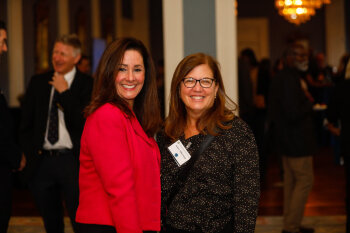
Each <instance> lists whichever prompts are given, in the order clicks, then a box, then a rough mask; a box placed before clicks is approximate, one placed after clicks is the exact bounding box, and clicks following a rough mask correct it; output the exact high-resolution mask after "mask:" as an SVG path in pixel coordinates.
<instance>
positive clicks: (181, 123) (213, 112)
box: [165, 53, 237, 140]
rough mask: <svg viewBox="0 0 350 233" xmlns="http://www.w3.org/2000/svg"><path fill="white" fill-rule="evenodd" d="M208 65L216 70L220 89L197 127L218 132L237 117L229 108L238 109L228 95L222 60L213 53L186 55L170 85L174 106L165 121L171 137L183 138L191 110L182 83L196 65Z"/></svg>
mask: <svg viewBox="0 0 350 233" xmlns="http://www.w3.org/2000/svg"><path fill="white" fill-rule="evenodd" d="M202 64H207V65H208V66H209V67H210V69H211V71H212V72H213V75H214V78H215V80H216V81H215V82H214V84H215V85H218V86H219V88H218V92H217V96H216V99H215V101H214V104H213V106H212V108H210V109H209V110H208V111H207V112H205V113H204V115H203V116H201V117H200V119H199V120H198V122H197V129H198V130H199V131H200V132H201V133H203V134H206V133H209V134H211V135H217V131H218V129H229V128H231V126H230V125H228V124H225V123H226V122H228V121H230V120H232V119H233V118H234V113H233V110H231V109H229V108H228V107H226V103H228V104H231V105H233V106H234V109H236V107H237V106H236V104H235V103H234V102H233V101H232V100H231V99H230V98H229V97H228V96H227V95H226V93H225V88H224V84H223V81H222V77H221V73H220V70H219V64H218V62H217V61H216V60H215V59H214V58H213V57H211V56H209V55H207V54H203V53H196V54H192V55H189V56H187V57H185V58H184V59H183V60H182V61H181V62H180V63H179V64H178V66H177V67H176V70H175V72H174V75H173V79H172V81H171V88H170V95H171V97H170V109H169V116H168V117H167V119H166V121H165V134H166V135H167V136H169V137H170V138H171V139H173V140H175V139H177V138H179V137H180V136H181V135H182V134H183V133H184V130H185V128H186V118H187V112H186V107H185V104H184V103H183V102H182V100H181V98H180V85H181V82H182V80H183V78H184V77H185V76H186V75H187V74H188V73H189V72H191V70H193V69H194V68H195V67H197V66H199V65H202Z"/></svg>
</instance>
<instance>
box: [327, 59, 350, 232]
mask: <svg viewBox="0 0 350 233" xmlns="http://www.w3.org/2000/svg"><path fill="white" fill-rule="evenodd" d="M327 119H328V121H329V124H328V125H327V126H328V129H329V130H330V131H331V133H333V134H334V135H336V136H340V152H341V156H342V157H343V158H344V167H345V181H346V183H345V184H346V186H345V194H346V196H345V207H346V233H350V62H348V64H347V66H346V71H345V77H344V80H342V81H340V82H339V83H338V84H337V85H336V87H335V90H334V92H333V96H332V98H331V101H330V103H329V105H328V110H327ZM339 123H340V126H341V127H340V128H339V127H336V126H337V125H339Z"/></svg>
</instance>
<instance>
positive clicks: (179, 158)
mask: <svg viewBox="0 0 350 233" xmlns="http://www.w3.org/2000/svg"><path fill="white" fill-rule="evenodd" d="M168 150H169V151H170V153H171V154H172V156H173V158H174V160H175V162H176V163H177V165H178V166H179V167H180V166H181V165H182V164H184V163H186V162H187V161H188V160H189V159H190V158H191V155H190V153H188V151H187V150H186V148H185V147H184V145H183V144H182V143H181V141H180V140H177V141H176V142H174V143H173V144H172V145H171V146H169V147H168Z"/></svg>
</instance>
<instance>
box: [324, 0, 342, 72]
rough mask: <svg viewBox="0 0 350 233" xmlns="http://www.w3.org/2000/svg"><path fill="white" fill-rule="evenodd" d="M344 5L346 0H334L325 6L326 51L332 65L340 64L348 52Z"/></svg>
mask: <svg viewBox="0 0 350 233" xmlns="http://www.w3.org/2000/svg"><path fill="white" fill-rule="evenodd" d="M344 7H345V5H344V0H334V1H332V3H331V4H329V5H326V6H325V8H326V9H325V25H326V52H327V57H328V64H329V65H331V66H338V64H339V60H340V58H341V56H343V55H344V54H345V52H346V46H345V16H344Z"/></svg>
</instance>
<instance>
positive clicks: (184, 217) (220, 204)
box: [157, 53, 260, 233]
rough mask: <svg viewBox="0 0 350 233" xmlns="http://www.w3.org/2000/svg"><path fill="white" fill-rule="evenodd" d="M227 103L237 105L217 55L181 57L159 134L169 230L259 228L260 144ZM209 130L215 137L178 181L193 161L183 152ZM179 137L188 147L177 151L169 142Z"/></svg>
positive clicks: (194, 146)
mask: <svg viewBox="0 0 350 233" xmlns="http://www.w3.org/2000/svg"><path fill="white" fill-rule="evenodd" d="M227 104H231V105H235V104H234V103H233V102H232V101H231V100H230V99H229V98H228V97H227V95H226V94H225V90H224V86H223V81H222V77H221V74H220V70H219V68H218V63H217V62H216V61H215V60H214V59H213V58H212V57H211V56H209V55H206V54H202V53H197V54H193V55H189V56H187V57H186V58H184V59H183V60H182V61H181V62H180V64H179V65H178V66H177V68H176V70H175V73H174V76H173V79H172V83H171V100H170V111H169V116H168V117H167V119H166V121H165V127H164V131H163V132H162V133H161V134H159V135H158V137H157V141H158V145H159V148H160V152H161V155H162V161H161V181H162V206H163V208H162V210H163V211H162V215H163V225H164V226H165V228H166V232H178V233H180V232H208V233H214V232H215V233H219V232H220V233H224V232H231V233H232V232H236V233H237V232H254V229H255V222H256V217H257V210H258V200H259V195H260V191H259V190H260V187H259V167H258V152H257V147H256V144H255V140H254V136H253V134H252V132H251V130H250V129H249V128H248V126H247V124H246V123H244V122H243V121H242V120H241V119H240V118H238V117H237V116H235V114H234V111H233V110H230V109H229V108H228V107H227ZM208 134H209V135H214V136H215V137H214V139H213V141H212V142H211V143H210V144H209V146H208V147H207V148H206V149H205V150H204V152H203V153H201V154H200V155H199V156H198V159H197V160H195V161H196V162H195V163H194V165H193V167H192V168H191V170H190V171H189V173H188V176H187V179H184V181H182V182H181V184H178V183H177V182H178V180H179V176H183V173H181V172H182V171H183V170H184V169H186V166H187V165H188V161H190V160H188V161H186V159H185V158H180V159H179V157H181V156H179V154H181V153H185V154H186V151H185V150H187V151H188V153H189V154H190V155H192V156H193V155H194V154H195V152H196V151H197V150H198V149H199V147H200V145H201V144H202V143H203V141H204V140H205V138H206V135H208ZM178 140H180V142H181V143H182V144H183V146H184V148H182V151H179V153H176V151H175V152H174V150H172V149H171V148H173V147H171V148H168V147H169V146H171V145H172V144H173V143H174V142H176V141H178ZM177 143H179V142H177ZM174 145H175V144H174ZM174 145H173V146H174ZM176 150H177V149H176ZM180 150H181V149H180ZM180 164H181V165H180ZM180 179H181V178H180ZM175 187H177V190H176V188H175Z"/></svg>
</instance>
